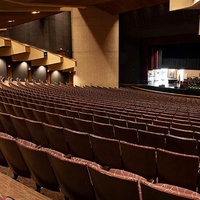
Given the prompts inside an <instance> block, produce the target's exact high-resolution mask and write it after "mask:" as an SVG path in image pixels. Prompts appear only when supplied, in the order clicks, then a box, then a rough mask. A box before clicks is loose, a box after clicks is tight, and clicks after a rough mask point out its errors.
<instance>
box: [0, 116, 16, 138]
mask: <svg viewBox="0 0 200 200" xmlns="http://www.w3.org/2000/svg"><path fill="white" fill-rule="evenodd" d="M0 119H1V123H2V126H3V128H4V130H5V132H6V133H7V134H9V135H12V136H13V137H17V131H16V130H15V127H14V125H13V123H12V121H11V119H10V115H9V114H7V113H0Z"/></svg>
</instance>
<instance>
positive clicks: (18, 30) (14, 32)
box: [0, 12, 72, 57]
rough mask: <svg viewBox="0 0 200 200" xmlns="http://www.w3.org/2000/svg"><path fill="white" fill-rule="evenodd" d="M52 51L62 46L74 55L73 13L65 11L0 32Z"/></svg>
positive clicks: (67, 52) (68, 53)
mask: <svg viewBox="0 0 200 200" xmlns="http://www.w3.org/2000/svg"><path fill="white" fill-rule="evenodd" d="M0 35H1V36H4V37H9V38H11V39H15V40H17V41H20V42H23V43H27V44H29V45H33V46H36V47H38V48H41V49H45V50H48V51H51V52H57V50H58V49H60V48H62V49H63V50H65V51H66V55H67V56H68V57H71V55H72V38H71V13H70V12H63V13H59V14H56V15H53V16H50V17H47V18H43V19H40V20H36V21H33V22H29V23H25V24H22V25H19V26H16V27H13V28H12V29H9V30H8V31H4V32H2V33H1V34H0Z"/></svg>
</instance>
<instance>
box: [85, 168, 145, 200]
mask: <svg viewBox="0 0 200 200" xmlns="http://www.w3.org/2000/svg"><path fill="white" fill-rule="evenodd" d="M89 173H90V176H91V179H92V184H93V187H94V191H95V195H96V199H99V200H100V199H104V200H110V199H126V200H132V199H134V200H139V199H140V197H139V191H138V181H140V180H141V179H144V178H142V177H140V176H138V175H135V174H132V173H130V172H128V173H127V172H125V171H123V170H116V169H113V170H110V171H106V170H103V169H100V168H98V167H96V165H95V166H93V165H89ZM144 180H145V179H144Z"/></svg>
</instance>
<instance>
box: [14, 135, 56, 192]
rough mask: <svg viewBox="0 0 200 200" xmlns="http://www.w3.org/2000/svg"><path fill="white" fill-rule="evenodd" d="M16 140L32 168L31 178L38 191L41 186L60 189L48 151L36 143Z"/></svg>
mask: <svg viewBox="0 0 200 200" xmlns="http://www.w3.org/2000/svg"><path fill="white" fill-rule="evenodd" d="M16 142H17V145H18V147H19V149H20V151H21V154H22V155H23V158H24V160H25V163H26V165H27V166H28V168H29V170H30V173H31V178H32V179H33V180H34V181H35V183H36V186H37V191H40V189H41V187H45V188H47V189H50V190H54V191H59V186H58V182H57V179H56V177H55V174H54V172H53V169H52V168H51V165H50V162H49V160H48V157H47V154H46V152H45V151H43V150H42V149H40V148H38V147H37V145H35V144H34V143H31V142H28V141H25V140H22V139H19V140H17V141H16Z"/></svg>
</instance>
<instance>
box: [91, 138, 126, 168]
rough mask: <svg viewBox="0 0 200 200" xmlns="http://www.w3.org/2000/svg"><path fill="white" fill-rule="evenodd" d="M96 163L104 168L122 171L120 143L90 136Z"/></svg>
mask: <svg viewBox="0 0 200 200" xmlns="http://www.w3.org/2000/svg"><path fill="white" fill-rule="evenodd" d="M89 137H90V141H91V146H92V151H93V155H94V160H95V162H97V163H99V164H100V165H102V166H103V167H104V166H105V167H108V168H117V169H122V162H121V156H120V146H119V141H118V140H115V139H109V138H103V137H99V136H95V135H92V134H91V135H90V136H89Z"/></svg>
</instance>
